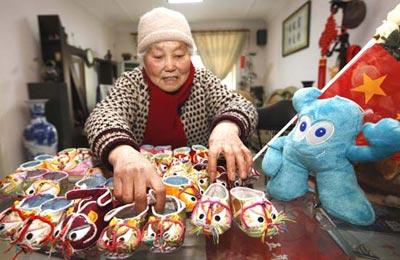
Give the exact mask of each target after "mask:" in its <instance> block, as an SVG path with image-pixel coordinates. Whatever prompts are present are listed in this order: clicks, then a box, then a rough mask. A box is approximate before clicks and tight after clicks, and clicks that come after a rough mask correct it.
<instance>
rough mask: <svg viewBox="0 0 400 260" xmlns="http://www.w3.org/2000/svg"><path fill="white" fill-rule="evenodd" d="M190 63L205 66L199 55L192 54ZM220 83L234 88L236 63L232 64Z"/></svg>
mask: <svg viewBox="0 0 400 260" xmlns="http://www.w3.org/2000/svg"><path fill="white" fill-rule="evenodd" d="M192 63H193V66H195V67H196V68H205V66H204V64H203V61H202V60H201V57H200V55H192ZM222 84H224V85H226V87H227V88H228V89H229V90H236V64H235V65H233V68H232V70H231V71H230V72H229V73H228V75H227V76H226V77H225V78H224V79H223V80H222Z"/></svg>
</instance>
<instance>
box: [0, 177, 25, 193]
mask: <svg viewBox="0 0 400 260" xmlns="http://www.w3.org/2000/svg"><path fill="white" fill-rule="evenodd" d="M24 181H25V172H17V173H13V174H10V175H7V176H6V177H4V178H3V179H1V180H0V193H1V194H4V195H23V194H24V189H23V186H24Z"/></svg>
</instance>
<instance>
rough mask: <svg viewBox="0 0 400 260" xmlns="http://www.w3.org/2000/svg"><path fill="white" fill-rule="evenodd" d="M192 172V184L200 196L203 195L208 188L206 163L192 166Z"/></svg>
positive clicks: (208, 177) (208, 179)
mask: <svg viewBox="0 0 400 260" xmlns="http://www.w3.org/2000/svg"><path fill="white" fill-rule="evenodd" d="M192 172H193V173H194V176H195V177H194V183H195V184H196V185H197V187H198V188H199V191H200V195H203V194H204V192H205V191H206V190H207V188H208V186H210V182H211V180H210V175H209V174H208V172H207V164H206V163H198V164H196V165H194V166H193V170H192Z"/></svg>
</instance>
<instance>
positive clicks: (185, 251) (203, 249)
mask: <svg viewBox="0 0 400 260" xmlns="http://www.w3.org/2000/svg"><path fill="white" fill-rule="evenodd" d="M273 202H274V204H275V206H276V207H277V209H278V210H283V211H284V212H285V213H286V214H287V215H288V216H289V218H292V219H295V220H296V222H293V223H288V225H287V227H288V231H287V232H285V233H281V234H279V235H277V236H274V237H272V238H271V239H267V242H268V243H269V245H270V246H271V247H274V246H276V247H274V248H271V250H270V249H269V247H268V245H267V244H263V243H262V242H261V241H260V240H259V239H256V238H251V237H248V236H247V235H246V234H245V233H243V232H242V231H241V230H240V229H239V228H238V227H237V226H236V225H235V224H233V226H232V228H231V229H230V230H229V231H227V232H226V233H225V234H223V235H222V236H221V237H220V243H219V244H218V245H214V244H213V242H212V239H211V238H207V237H205V236H203V235H200V236H197V235H194V234H191V229H192V226H191V224H190V223H188V222H189V221H187V230H186V238H185V243H184V245H183V246H182V247H181V248H180V249H179V250H177V251H175V252H173V253H170V254H165V255H160V254H152V253H149V252H148V251H147V250H146V248H145V247H144V246H142V247H140V248H139V249H138V250H137V252H136V253H135V254H134V255H133V256H132V257H131V259H190V260H196V259H216V260H219V259H224V260H225V259H231V260H235V259H238V260H239V259H251V260H257V259H299V260H302V259H304V260H309V259H324V260H325V259H349V256H347V255H346V254H345V253H344V251H343V250H342V249H341V248H340V247H339V246H338V245H337V244H336V243H335V241H334V240H333V239H332V238H331V237H330V235H329V234H328V233H327V232H326V231H325V230H323V229H322V228H321V226H320V224H319V223H318V222H317V221H316V220H315V219H314V218H313V212H314V207H313V205H314V201H313V195H312V194H307V196H304V197H302V198H299V199H297V200H294V201H291V202H278V201H273ZM7 246H8V245H7V243H4V242H2V243H1V245H0V250H1V251H2V252H3V251H4V249H5V248H6V247H7ZM14 252H15V250H11V251H10V252H8V253H6V254H5V255H4V258H2V259H11V258H12V256H13V254H14ZM43 257H45V255H44V254H41V253H37V252H36V253H32V254H31V255H23V254H21V255H20V256H19V257H18V259H31V260H36V259H43ZM95 258H96V259H104V257H103V256H98V257H95ZM50 259H58V258H57V257H54V256H52V257H51V258H50Z"/></svg>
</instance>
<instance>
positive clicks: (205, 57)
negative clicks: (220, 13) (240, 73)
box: [192, 30, 248, 79]
mask: <svg viewBox="0 0 400 260" xmlns="http://www.w3.org/2000/svg"><path fill="white" fill-rule="evenodd" d="M192 34H193V38H194V41H195V43H196V46H197V51H198V53H199V55H200V57H201V59H202V61H203V63H204V65H205V67H206V68H208V69H210V70H211V71H212V72H213V73H214V74H215V75H216V76H217V77H219V78H220V79H224V78H225V77H226V75H228V73H229V71H231V69H232V67H233V65H234V64H235V62H236V61H237V60H238V58H239V55H240V53H241V52H242V49H243V46H244V44H245V42H246V38H247V35H248V31H245V30H229V31H199V32H193V33H192Z"/></svg>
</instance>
